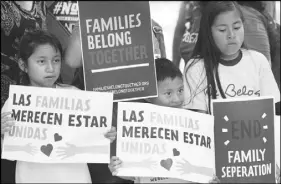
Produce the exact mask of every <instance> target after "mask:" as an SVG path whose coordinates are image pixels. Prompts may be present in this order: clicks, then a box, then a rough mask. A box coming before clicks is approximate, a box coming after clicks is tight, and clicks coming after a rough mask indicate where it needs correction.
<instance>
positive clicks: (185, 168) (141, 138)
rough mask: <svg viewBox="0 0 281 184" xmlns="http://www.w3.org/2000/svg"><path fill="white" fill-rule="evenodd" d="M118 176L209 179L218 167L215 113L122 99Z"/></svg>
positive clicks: (119, 119)
mask: <svg viewBox="0 0 281 184" xmlns="http://www.w3.org/2000/svg"><path fill="white" fill-rule="evenodd" d="M117 126H118V127H117V130H118V131H117V149H116V155H117V157H119V158H120V160H122V162H123V163H122V167H121V168H120V169H118V171H117V175H118V176H136V177H165V178H167V177H168V178H178V179H183V180H187V181H193V182H203V183H204V182H208V181H210V180H211V179H212V176H213V174H214V169H215V165H214V164H215V153H214V117H213V116H211V115H207V114H201V113H197V112H192V111H188V110H185V109H176V108H169V107H162V106H157V105H153V104H146V103H133V102H120V103H118V119H117Z"/></svg>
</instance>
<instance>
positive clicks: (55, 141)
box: [2, 85, 113, 163]
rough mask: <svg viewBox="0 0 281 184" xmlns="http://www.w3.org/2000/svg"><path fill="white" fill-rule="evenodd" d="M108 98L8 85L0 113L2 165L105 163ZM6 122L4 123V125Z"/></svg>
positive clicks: (69, 91) (76, 91)
mask: <svg viewBox="0 0 281 184" xmlns="http://www.w3.org/2000/svg"><path fill="white" fill-rule="evenodd" d="M112 104H113V95H112V93H100V92H88V91H81V90H74V89H58V88H39V87H31V86H18V85H11V86H10V90H9V99H8V100H7V101H6V103H5V105H4V106H3V108H2V112H6V113H11V114H10V116H11V118H14V119H15V125H14V126H12V128H11V130H10V131H9V132H6V133H5V137H4V143H3V149H2V150H3V152H2V159H11V160H19V161H26V162H37V163H109V155H110V141H109V139H107V138H105V137H104V134H105V133H106V132H107V131H109V130H110V128H111V119H112ZM3 121H4V120H3Z"/></svg>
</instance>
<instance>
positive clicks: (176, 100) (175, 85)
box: [151, 77, 184, 108]
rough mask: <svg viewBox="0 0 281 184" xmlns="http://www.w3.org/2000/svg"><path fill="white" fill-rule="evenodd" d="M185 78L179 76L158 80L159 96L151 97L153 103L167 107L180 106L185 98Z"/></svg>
mask: <svg viewBox="0 0 281 184" xmlns="http://www.w3.org/2000/svg"><path fill="white" fill-rule="evenodd" d="M183 89H184V87H183V80H182V79H181V78H179V77H176V78H174V79H173V80H172V79H171V78H166V79H165V80H164V81H161V82H159V81H158V97H157V98H153V99H151V103H153V104H156V105H161V106H167V107H177V108H180V107H181V106H182V104H183V100H184V96H183V95H184V91H183Z"/></svg>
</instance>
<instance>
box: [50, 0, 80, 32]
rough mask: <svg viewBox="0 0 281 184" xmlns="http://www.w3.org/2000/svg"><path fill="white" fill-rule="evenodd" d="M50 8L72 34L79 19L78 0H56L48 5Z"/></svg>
mask: <svg viewBox="0 0 281 184" xmlns="http://www.w3.org/2000/svg"><path fill="white" fill-rule="evenodd" d="M48 10H49V11H50V12H51V13H52V15H53V16H55V17H56V20H57V21H59V22H60V23H61V24H62V25H63V26H64V28H65V30H66V31H67V32H68V33H69V34H71V33H72V30H73V28H74V26H75V24H77V22H78V20H79V18H78V4H77V1H54V3H53V4H52V5H51V6H50V7H48Z"/></svg>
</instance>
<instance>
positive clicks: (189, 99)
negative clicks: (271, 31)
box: [184, 1, 280, 175]
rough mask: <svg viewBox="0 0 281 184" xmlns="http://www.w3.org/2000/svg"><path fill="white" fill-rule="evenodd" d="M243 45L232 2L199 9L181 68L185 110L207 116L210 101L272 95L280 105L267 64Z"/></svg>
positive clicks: (238, 12) (239, 16) (238, 17)
mask: <svg viewBox="0 0 281 184" xmlns="http://www.w3.org/2000/svg"><path fill="white" fill-rule="evenodd" d="M257 29H259V28H258V27H257ZM243 42H244V25H243V15H242V12H241V10H240V8H239V5H238V4H237V3H236V2H234V1H210V2H208V4H207V5H206V7H205V8H204V9H203V10H202V18H201V22H200V29H199V36H198V41H197V43H196V45H195V49H194V51H193V54H192V58H193V59H191V60H190V61H189V62H188V65H187V66H186V68H185V77H184V80H185V105H184V107H185V108H192V109H201V110H204V111H208V112H209V113H210V112H211V109H210V103H211V99H216V98H246V97H251V96H256V97H259V96H273V97H274V99H275V103H277V104H280V91H279V89H278V86H277V83H276V81H275V79H274V76H273V73H272V71H271V68H270V65H269V62H268V61H267V59H266V57H265V56H264V55H263V54H261V53H259V52H256V51H253V50H247V49H245V47H244V43H243ZM276 107H277V108H278V105H276ZM279 108H280V107H279ZM279 111H280V110H279ZM278 123H279V122H278ZM278 175H280V172H279V174H278Z"/></svg>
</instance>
